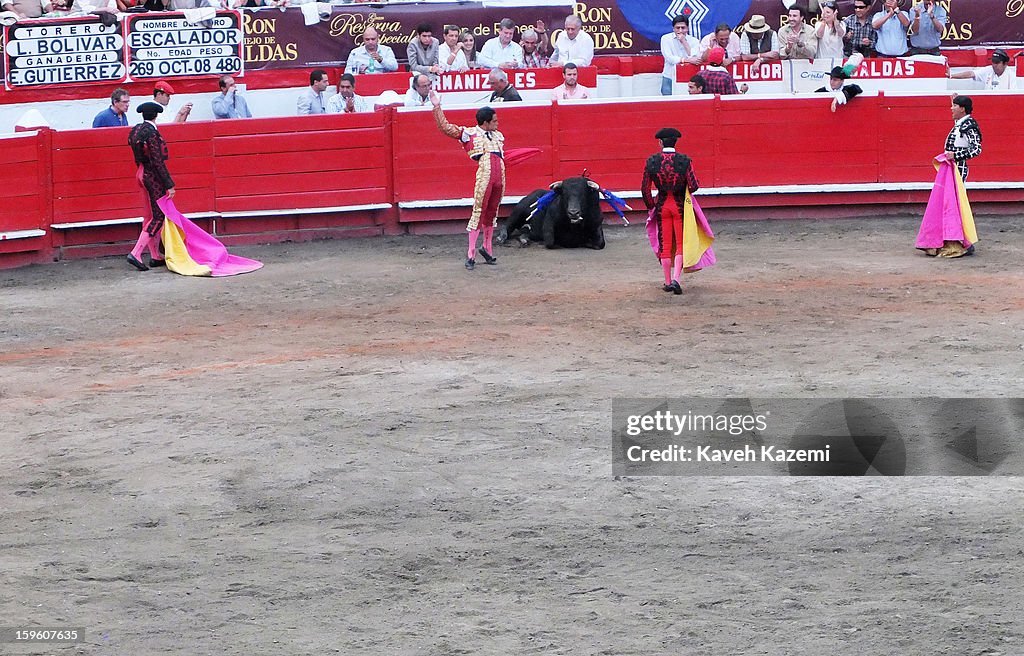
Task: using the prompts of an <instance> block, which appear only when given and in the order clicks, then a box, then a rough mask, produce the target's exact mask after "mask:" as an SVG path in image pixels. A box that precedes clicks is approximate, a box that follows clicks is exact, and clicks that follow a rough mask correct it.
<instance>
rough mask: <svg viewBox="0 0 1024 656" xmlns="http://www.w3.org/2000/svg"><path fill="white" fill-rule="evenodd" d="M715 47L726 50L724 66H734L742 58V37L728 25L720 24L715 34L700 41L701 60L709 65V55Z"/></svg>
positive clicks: (716, 27)
mask: <svg viewBox="0 0 1024 656" xmlns="http://www.w3.org/2000/svg"><path fill="white" fill-rule="evenodd" d="M715 47H719V48H722V49H723V50H725V61H723V62H722V65H723V66H732V64H733V62H735V61H738V60H739V58H740V37H739V36H737V35H736V34H735V33H733V31H732V28H731V27H729V24H728V23H719V24H718V25H716V26H715V31H714V32H713V33H711V34H709V35H707V36H706V37H704V38H703V39H701V40H700V60H701V61H702V62H704V63H707V61H708V54H709V53H710V52H711V49H712V48H715Z"/></svg>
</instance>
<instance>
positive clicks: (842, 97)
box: [814, 66, 864, 113]
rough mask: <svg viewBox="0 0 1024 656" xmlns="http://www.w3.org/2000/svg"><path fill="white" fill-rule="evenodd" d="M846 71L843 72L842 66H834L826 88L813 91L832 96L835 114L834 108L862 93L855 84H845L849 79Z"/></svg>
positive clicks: (833, 110) (834, 109)
mask: <svg viewBox="0 0 1024 656" xmlns="http://www.w3.org/2000/svg"><path fill="white" fill-rule="evenodd" d="M849 77H850V76H849V75H847V73H846V71H845V70H843V67H842V66H834V67H833V68H832V73H831V74H829V78H828V86H827V87H821V88H820V89H815V90H814V91H815V93H831V94H832V112H833V113H835V111H836V108H837V107H838V106H839V105H845V104H846V103H847V102H849V101H851V100H853V99H854V98H855V97H857V96H859V95H860V94H862V93H863V92H864V90H863V89H861V88H860V87H859V86H858V85H856V84H845V82H846V80H847V79H849Z"/></svg>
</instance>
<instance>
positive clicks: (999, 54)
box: [949, 48, 1016, 113]
mask: <svg viewBox="0 0 1024 656" xmlns="http://www.w3.org/2000/svg"><path fill="white" fill-rule="evenodd" d="M1009 63H1010V55H1009V54H1007V52H1006V51H1005V50H1003V49H1002V48H997V49H996V50H995V51H993V52H992V65H991V66H982V67H981V68H976V69H974V70H972V71H962V72H960V73H949V79H951V80H968V79H972V78H973V79H974V80H975V81H976V82H981V85H982V88H983V89H988V90H989V91H1006V90H1008V89H1013V88H1014V87H1015V86H1016V84H1015V83H1014V79H1015V74H1014V70H1013V68H1011V67H1009V66H1008V65H1007V64H1009ZM968 113H969V112H968Z"/></svg>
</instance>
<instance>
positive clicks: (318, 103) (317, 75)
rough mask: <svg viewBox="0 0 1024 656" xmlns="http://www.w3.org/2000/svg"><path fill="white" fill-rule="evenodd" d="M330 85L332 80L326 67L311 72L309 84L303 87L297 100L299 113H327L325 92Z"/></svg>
mask: <svg viewBox="0 0 1024 656" xmlns="http://www.w3.org/2000/svg"><path fill="white" fill-rule="evenodd" d="M328 85H330V81H329V80H328V78H327V71H325V70H324V69H322V68H318V69H316V70H315V71H313V72H312V73H310V74H309V86H308V87H306V88H305V89H303V91H302V93H300V94H299V99H298V100H297V101H296V105H297V108H298V113H299V115H304V114H326V113H327V105H326V103H325V102H324V92H325V91H327V87H328Z"/></svg>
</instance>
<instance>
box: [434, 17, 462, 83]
mask: <svg viewBox="0 0 1024 656" xmlns="http://www.w3.org/2000/svg"><path fill="white" fill-rule="evenodd" d="M459 34H460V30H459V26H458V25H445V26H444V43H441V44H440V45H438V47H437V62H438V66H439V67H440V70H441V72H442V73H448V72H449V71H453V72H459V73H461V72H463V71H468V70H469V61H468V60H467V59H466V53H465V52H464V51H463V49H462V42H461V41H459Z"/></svg>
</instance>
